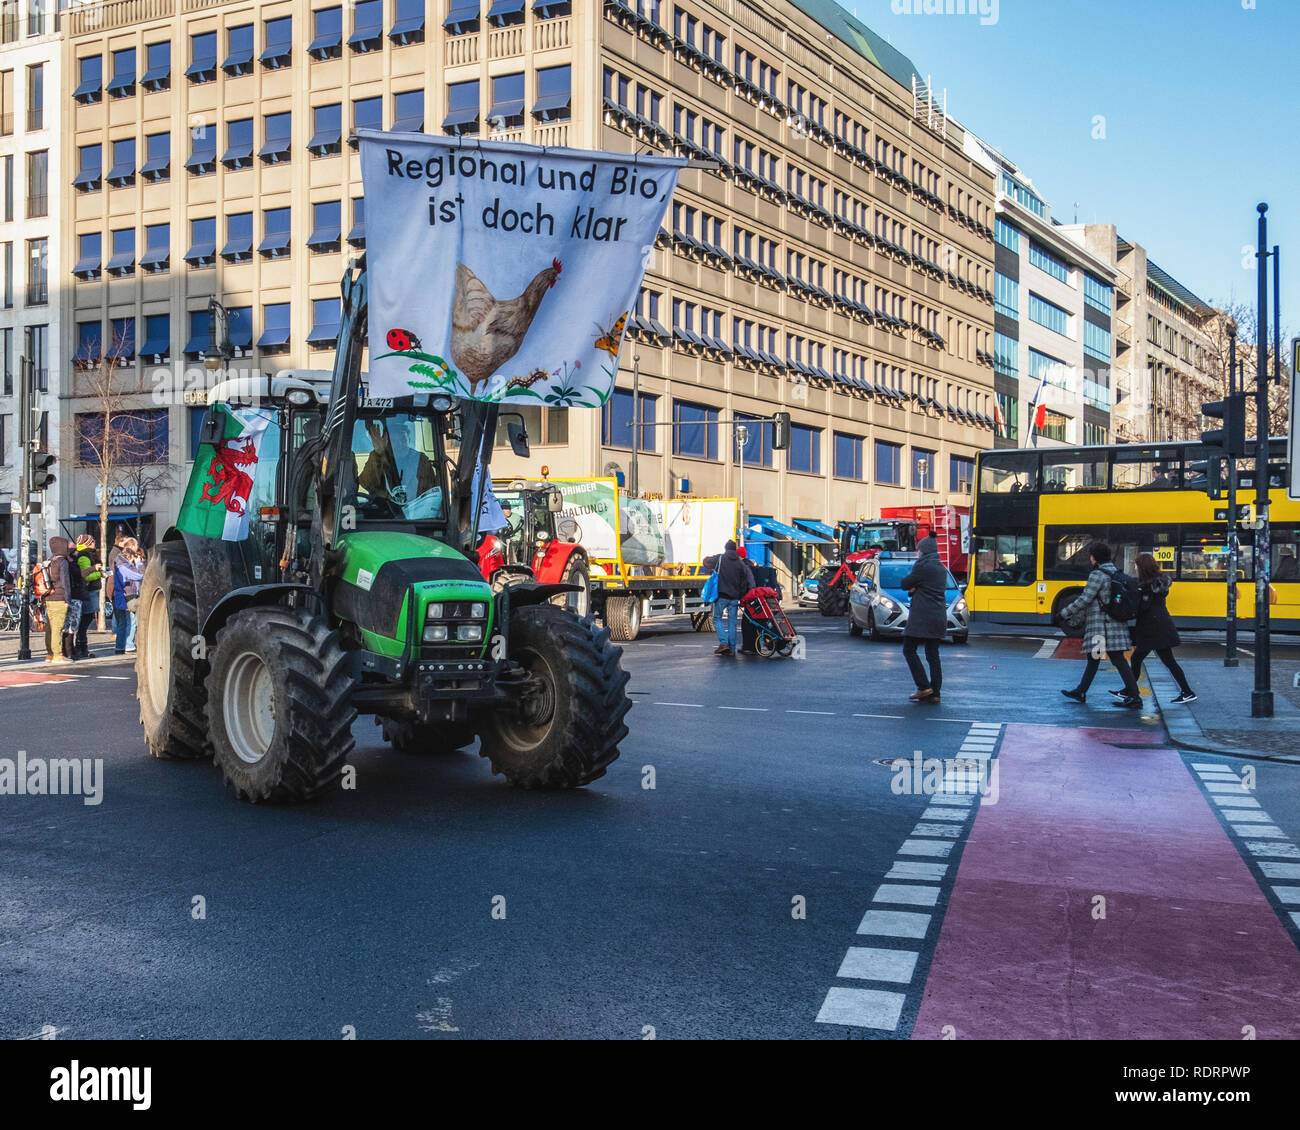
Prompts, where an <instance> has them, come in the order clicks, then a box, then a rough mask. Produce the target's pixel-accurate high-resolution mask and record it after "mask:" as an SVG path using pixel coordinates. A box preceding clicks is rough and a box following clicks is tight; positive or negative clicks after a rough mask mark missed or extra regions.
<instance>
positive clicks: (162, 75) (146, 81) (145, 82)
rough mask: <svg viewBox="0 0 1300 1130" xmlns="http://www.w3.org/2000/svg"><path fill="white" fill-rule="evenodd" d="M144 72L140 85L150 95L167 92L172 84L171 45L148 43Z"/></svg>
mask: <svg viewBox="0 0 1300 1130" xmlns="http://www.w3.org/2000/svg"><path fill="white" fill-rule="evenodd" d="M144 51H145V72H144V75H143V77H142V78H141V79H140V85H141V86H143V87H144V88H145V90H147V91H149V92H150V93H155V92H157V91H159V90H168V89H170V88H171V84H172V43H171V40H170V39H164V40H163V41H162V42H161V43H150V44H149V45H148V46H147V47H146V48H145V49H144Z"/></svg>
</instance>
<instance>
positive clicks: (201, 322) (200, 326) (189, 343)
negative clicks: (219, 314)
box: [183, 309, 212, 360]
mask: <svg viewBox="0 0 1300 1130" xmlns="http://www.w3.org/2000/svg"><path fill="white" fill-rule="evenodd" d="M189 315H190V336H189V337H188V338H187V339H186V342H185V349H184V350H183V352H184V354H185V356H186V357H187V358H189V359H191V360H193V359H195V358H198V357H200V356H202V355H203V353H204V351H205V350H206V349H207V348H208V347H209V346H210V345H211V344H212V323H211V321H210V319H209V318H208V312H207V310H206V309H204V310H191V311H190V312H189Z"/></svg>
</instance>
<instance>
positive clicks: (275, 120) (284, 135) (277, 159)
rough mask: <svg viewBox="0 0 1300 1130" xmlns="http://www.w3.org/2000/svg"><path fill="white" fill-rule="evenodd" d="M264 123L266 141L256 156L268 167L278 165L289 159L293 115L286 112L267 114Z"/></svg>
mask: <svg viewBox="0 0 1300 1130" xmlns="http://www.w3.org/2000/svg"><path fill="white" fill-rule="evenodd" d="M265 123H266V141H265V143H264V144H263V145H262V148H261V149H259V150H258V151H257V155H258V156H259V157H260V158H261V159H262V160H263V161H264V162H265V163H266V164H268V165H279V164H281V163H282V162H284V161H287V160H288V159H289V150H290V149H291V148H292V144H293V115H292V114H290V113H289V112H288V111H285V112H284V113H282V114H267V115H266V118H265Z"/></svg>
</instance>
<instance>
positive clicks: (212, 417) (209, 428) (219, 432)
mask: <svg viewBox="0 0 1300 1130" xmlns="http://www.w3.org/2000/svg"><path fill="white" fill-rule="evenodd" d="M223 439H225V426H224V424H223V422H222V419H221V416H220V415H219V414H218V413H217V411H216V410H215V409H214V408H209V409H208V410H207V412H205V413H204V414H203V424H202V425H201V426H200V428H199V443H207V444H211V445H212V446H213V447H217V446H219V445H220V443H221V441H222V440H223Z"/></svg>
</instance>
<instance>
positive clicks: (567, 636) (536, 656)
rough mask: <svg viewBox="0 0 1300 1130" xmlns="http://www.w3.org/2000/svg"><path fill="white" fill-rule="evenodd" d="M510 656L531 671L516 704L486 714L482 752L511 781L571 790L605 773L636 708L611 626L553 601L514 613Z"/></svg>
mask: <svg viewBox="0 0 1300 1130" xmlns="http://www.w3.org/2000/svg"><path fill="white" fill-rule="evenodd" d="M509 638H510V658H511V659H513V660H514V661H515V662H516V663H518V664H519V665H520V666H522V667H523V668H524V670H525V671H526V672H527V673H528V674H529V675H530V676H531V679H530V680H529V685H528V686H527V687H526V688H525V689H524V691H523V692H522V693H521V694H520V697H519V699H518V701H517V702H515V703H514V704H513V705H512V706H507V707H501V708H498V709H496V710H495V711H493V712H491V713H489V714H487V715H486V716H484V717H483V718H482V720H481V725H480V726H479V738H480V745H479V753H480V755H481V756H483V757H486V758H487V759H488V760H489V761H490V762H491V764H492V771H493V772H494V773H500V774H501V775H502V776H504V777H505V778H506V780H508V781H509V782H510V783H511V784H512V785H517V786H519V787H520V788H525V789H534V788H572V787H573V786H575V785H586V784H590V783H591V782H592V781H594V780H596V779H597V778H598V777H603V776H604V775H605V770H606V768H608V766H609V765H610V763H611V762H613V761H614V759H615V758H617V757H618V743H619V742H620V741H622V740H623V738H624V737H626V736H627V726H625V725H624V724H623V716H624V715H625V714H627V712H628V710H629V709H630V708H631V706H632V700H631V699H630V698H629V697H628V694H627V682H628V678H629V676H628V673H627V672H626V671H624V670H623V668H622V667H621V666H620V665H619V658H620V656H622V654H623V649H622V648H621V647H616V646H614V645H613V644H611V643H610V642H609V639H610V633H609V629H607V628H597V627H596V626H595V624H594V623H592V621H591V620H589V619H588V620H577V619H575V618H574V617H573V616H571V615H569V614H568V613H567V612H565V611H563V610H562V609H559V608H556V607H554V606H553V605H550V604H537V605H526V606H524V607H522V608H517V609H515V610H514V611H513V612H512V613H511V616H510V633H509Z"/></svg>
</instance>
